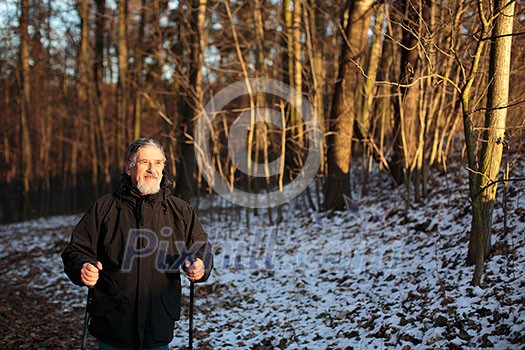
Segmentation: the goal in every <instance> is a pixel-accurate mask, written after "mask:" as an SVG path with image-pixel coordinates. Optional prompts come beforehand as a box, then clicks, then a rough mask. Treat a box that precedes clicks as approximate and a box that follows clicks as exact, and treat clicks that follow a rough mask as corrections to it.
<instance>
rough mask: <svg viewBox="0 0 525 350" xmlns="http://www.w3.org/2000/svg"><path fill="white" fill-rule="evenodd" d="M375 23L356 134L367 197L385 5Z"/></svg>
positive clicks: (364, 192) (363, 188) (376, 14)
mask: <svg viewBox="0 0 525 350" xmlns="http://www.w3.org/2000/svg"><path fill="white" fill-rule="evenodd" d="M374 17H375V23H374V26H373V36H372V41H371V45H370V54H369V56H368V59H367V61H368V63H367V64H366V76H365V79H364V80H363V83H362V89H360V91H361V94H360V96H359V98H360V101H361V103H360V106H359V110H358V112H357V114H356V123H355V125H356V132H357V137H358V138H359V139H360V140H361V142H362V144H363V172H364V176H363V187H362V192H363V195H365V194H366V193H367V191H368V175H369V173H370V171H371V158H372V154H373V153H374V149H373V142H374V140H373V136H372V135H371V134H370V127H371V120H370V116H371V114H372V105H373V102H374V92H375V91H374V90H375V87H376V78H377V73H378V68H379V63H380V62H381V49H382V48H383V25H384V13H383V5H381V6H379V8H378V10H377V11H376V13H375V16H374Z"/></svg>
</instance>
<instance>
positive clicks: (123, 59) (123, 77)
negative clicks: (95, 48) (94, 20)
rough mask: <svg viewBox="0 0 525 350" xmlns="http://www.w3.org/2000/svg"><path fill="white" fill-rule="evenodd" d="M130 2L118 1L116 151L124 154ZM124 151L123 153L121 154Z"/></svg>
mask: <svg viewBox="0 0 525 350" xmlns="http://www.w3.org/2000/svg"><path fill="white" fill-rule="evenodd" d="M127 25H128V2H127V1H126V0H118V26H117V48H118V82H117V132H116V140H115V141H116V145H115V149H117V150H119V152H117V153H118V154H122V153H123V152H124V149H125V147H126V144H125V143H126V135H127V125H128V103H129V102H128V101H129V73H128V36H127ZM120 151H122V152H120Z"/></svg>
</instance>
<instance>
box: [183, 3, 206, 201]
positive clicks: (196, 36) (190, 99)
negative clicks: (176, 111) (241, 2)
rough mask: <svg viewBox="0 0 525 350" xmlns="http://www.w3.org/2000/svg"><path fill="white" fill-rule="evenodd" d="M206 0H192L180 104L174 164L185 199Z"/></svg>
mask: <svg viewBox="0 0 525 350" xmlns="http://www.w3.org/2000/svg"><path fill="white" fill-rule="evenodd" d="M206 7H207V0H193V2H192V13H191V33H190V57H191V59H190V62H189V89H188V90H189V91H188V96H187V97H186V98H185V100H184V101H183V106H182V126H181V128H182V130H183V136H182V137H181V139H182V140H181V143H180V151H181V162H180V163H179V164H178V167H177V187H176V190H177V193H178V194H179V195H180V196H181V198H182V199H184V200H186V201H189V200H190V199H191V198H192V197H193V195H194V194H195V186H194V173H195V165H196V162H195V152H194V147H193V136H194V120H195V117H196V116H197V114H198V113H199V111H200V110H201V108H202V103H203V90H202V66H203V64H204V50H205V48H206V35H205V32H204V21H205V18H206Z"/></svg>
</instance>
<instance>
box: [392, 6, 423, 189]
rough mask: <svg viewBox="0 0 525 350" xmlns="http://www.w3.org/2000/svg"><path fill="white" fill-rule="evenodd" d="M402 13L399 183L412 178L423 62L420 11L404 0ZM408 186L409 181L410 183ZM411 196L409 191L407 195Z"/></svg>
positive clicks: (397, 92) (395, 158) (395, 168)
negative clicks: (418, 75) (417, 80)
mask: <svg viewBox="0 0 525 350" xmlns="http://www.w3.org/2000/svg"><path fill="white" fill-rule="evenodd" d="M397 4H398V13H399V16H401V21H402V23H403V38H402V40H401V59H400V69H401V70H400V76H399V79H398V82H399V85H396V86H394V87H393V91H392V94H393V104H394V135H393V137H394V147H393V152H392V159H391V162H390V169H391V172H392V176H393V178H394V179H395V181H396V182H397V183H398V184H402V183H405V181H406V180H408V178H409V174H408V172H409V171H410V169H409V167H410V160H411V155H412V153H413V151H412V147H413V146H414V143H413V142H414V141H415V140H414V139H413V138H412V135H413V132H414V130H413V128H414V127H415V125H416V124H418V118H417V117H418V115H419V108H418V96H419V93H418V91H417V90H418V89H417V86H416V85H414V86H413V85H412V84H413V80H414V78H415V77H416V71H417V68H418V63H419V52H418V40H419V38H418V36H417V35H418V25H417V24H418V22H419V19H418V13H417V9H416V8H414V4H412V3H411V2H410V1H409V0H401V1H400V2H398V3H397ZM406 185H407V188H409V184H408V183H407V184H406ZM407 197H408V195H407Z"/></svg>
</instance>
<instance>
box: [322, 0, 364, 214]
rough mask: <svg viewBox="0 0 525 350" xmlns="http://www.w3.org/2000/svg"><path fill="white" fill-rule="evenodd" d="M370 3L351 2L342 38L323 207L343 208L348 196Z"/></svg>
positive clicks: (362, 0) (329, 137)
mask: <svg viewBox="0 0 525 350" xmlns="http://www.w3.org/2000/svg"><path fill="white" fill-rule="evenodd" d="M372 5H373V1H372V0H361V1H350V2H349V6H350V12H349V16H350V19H349V20H348V23H347V25H346V28H345V33H344V36H343V41H342V42H343V48H342V51H341V59H340V63H339V74H338V79H337V83H336V87H335V92H334V97H333V100H332V110H331V115H330V134H329V136H328V138H327V147H328V149H327V158H328V178H327V181H326V186H325V189H324V194H325V203H324V208H325V209H327V210H329V209H343V208H344V206H345V201H344V195H346V196H349V195H350V162H351V157H352V152H351V150H352V137H353V131H354V129H353V128H354V122H355V113H356V110H355V99H356V88H357V85H358V81H359V79H361V78H362V73H361V70H360V69H359V67H357V66H356V62H357V63H360V62H361V60H362V57H363V55H364V50H365V48H366V46H367V42H368V29H369V27H370V17H371V16H372V11H371V8H372Z"/></svg>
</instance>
